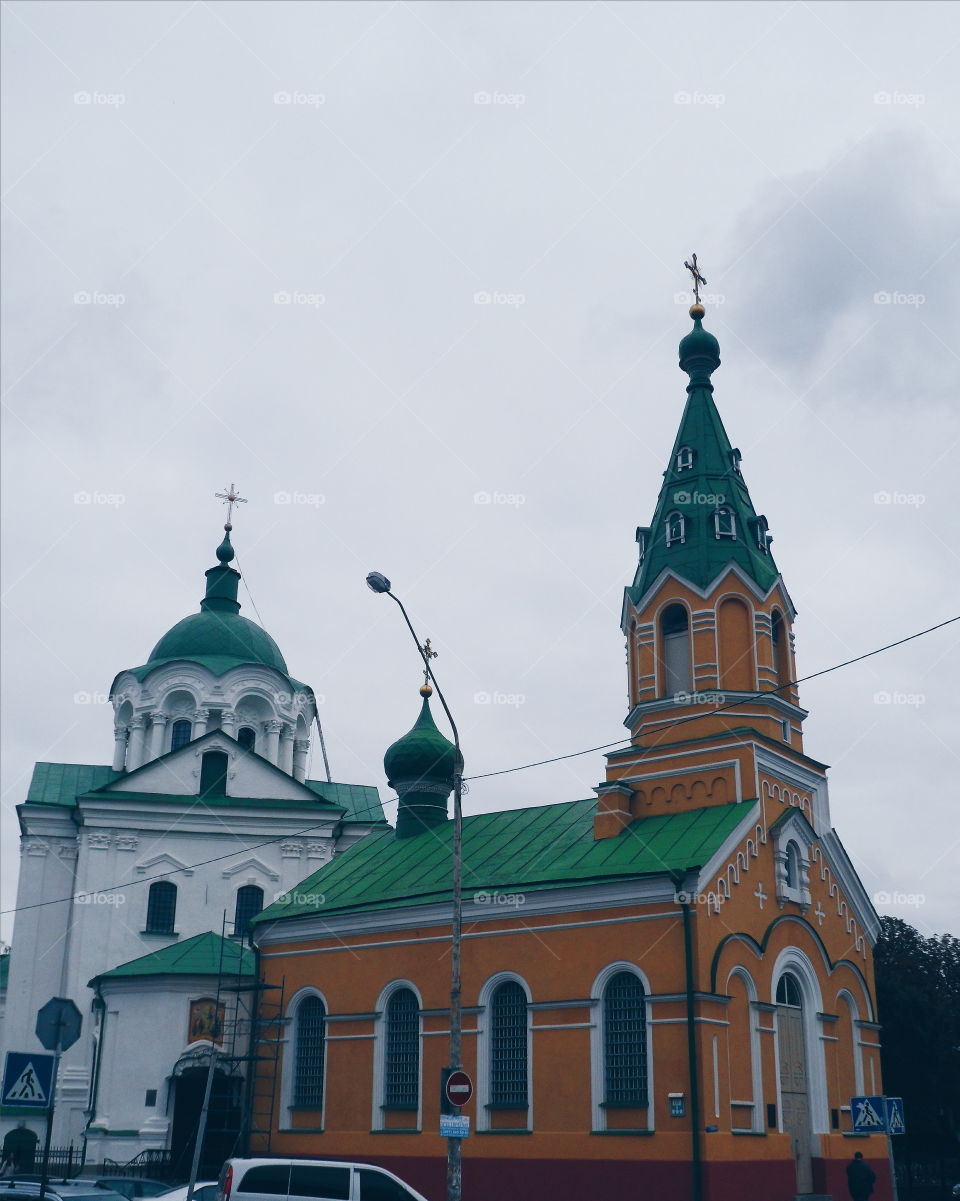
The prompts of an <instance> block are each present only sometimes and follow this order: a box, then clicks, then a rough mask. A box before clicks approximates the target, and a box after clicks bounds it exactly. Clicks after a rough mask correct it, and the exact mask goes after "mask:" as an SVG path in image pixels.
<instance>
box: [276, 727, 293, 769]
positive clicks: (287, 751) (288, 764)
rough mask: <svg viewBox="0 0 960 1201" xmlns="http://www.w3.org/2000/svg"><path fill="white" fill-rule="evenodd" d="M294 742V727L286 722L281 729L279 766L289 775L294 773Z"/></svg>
mask: <svg viewBox="0 0 960 1201" xmlns="http://www.w3.org/2000/svg"><path fill="white" fill-rule="evenodd" d="M293 743H294V738H293V727H292V726H288V725H287V723H286V722H284V723H283V729H282V730H281V731H280V758H279V760H278V761H277V766H278V767H279V768H280V770H281V771H285V772H286V773H287V775H288V776H292V775H293Z"/></svg>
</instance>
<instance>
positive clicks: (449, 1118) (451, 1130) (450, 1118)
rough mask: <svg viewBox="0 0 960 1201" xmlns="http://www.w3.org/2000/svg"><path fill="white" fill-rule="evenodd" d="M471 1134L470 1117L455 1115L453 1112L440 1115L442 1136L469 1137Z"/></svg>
mask: <svg viewBox="0 0 960 1201" xmlns="http://www.w3.org/2000/svg"><path fill="white" fill-rule="evenodd" d="M469 1134H470V1119H469V1118H468V1117H466V1116H455V1115H454V1114H452V1113H442V1114H441V1115H440V1137H441V1138H467V1137H468V1136H469Z"/></svg>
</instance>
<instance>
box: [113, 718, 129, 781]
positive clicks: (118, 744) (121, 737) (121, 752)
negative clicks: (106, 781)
mask: <svg viewBox="0 0 960 1201" xmlns="http://www.w3.org/2000/svg"><path fill="white" fill-rule="evenodd" d="M129 734H130V731H129V730H128V729H127V727H126V726H114V728H113V770H114V771H123V764H124V760H125V759H126V757H127V738H128V737H129Z"/></svg>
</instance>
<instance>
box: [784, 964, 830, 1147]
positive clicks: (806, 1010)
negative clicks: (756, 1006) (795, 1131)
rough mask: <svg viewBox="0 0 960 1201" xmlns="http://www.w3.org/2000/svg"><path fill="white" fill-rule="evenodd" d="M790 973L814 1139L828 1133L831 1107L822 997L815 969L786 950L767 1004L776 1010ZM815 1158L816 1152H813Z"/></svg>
mask: <svg viewBox="0 0 960 1201" xmlns="http://www.w3.org/2000/svg"><path fill="white" fill-rule="evenodd" d="M787 972H790V973H791V974H792V975H793V976H794V978H795V979H796V981H797V983H798V984H799V985H800V991H801V994H802V996H803V1005H802V1006H801V1013H802V1014H803V1037H804V1044H805V1050H806V1055H807V1083H808V1088H807V1096H808V1098H809V1102H810V1129H811V1131H812V1133H813V1134H814V1135H819V1134H829V1133H830V1105H829V1098H828V1095H827V1069H826V1061H825V1058H824V1054H823V1038H822V1037H821V1032H820V1029H819V1025H820V1018H819V1016H818V1015H819V1014H820V1013H822V1012H823V995H822V993H821V991H820V981H819V980H818V979H817V973H816V969H815V968H814V966H813V964H812V963H811V962H810V960H809V959H808V958H807V956H806V955H805V954H804V953H803V952H802V951H801V950H800V949H799V948H798V947H785V948H784V949H783V950H782V951H781V952H780V954H779V955H778V956H777V958H776V961H775V963H774V965H773V974H772V976H771V994H770V1000H771V1002H772V1003H773V1004H774V1006H776V1003H777V985H778V984H779V983H780V977H781V976H783V975H785V974H786V973H787ZM774 1026H775V1028H777V1037H776V1038H775V1039H774V1049H775V1051H776V1081H777V1122H778V1125H779V1128H780V1131H781V1133H782V1132H783V1097H782V1096H781V1095H780V1044H779V1027H778V1022H777V1019H776V1016H775V1017H774ZM814 1154H816V1151H814Z"/></svg>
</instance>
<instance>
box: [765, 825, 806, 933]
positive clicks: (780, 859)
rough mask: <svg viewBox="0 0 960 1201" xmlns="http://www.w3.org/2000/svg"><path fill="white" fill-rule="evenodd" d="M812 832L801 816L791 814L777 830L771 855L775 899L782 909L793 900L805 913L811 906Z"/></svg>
mask: <svg viewBox="0 0 960 1201" xmlns="http://www.w3.org/2000/svg"><path fill="white" fill-rule="evenodd" d="M791 847H794V848H796V849H795V855H796V862H797V876H798V878H797V882H796V884H791V883H790V875H789V865H790V853H791V852H790V848H791ZM811 847H812V842H811V834H810V830H809V829H808V827H807V825H806V823H805V821H804V819H803V818H801V817H799V816H797V814H791V816H790V817H789V818H788V819H787V820H786V821H785V822H784V824H783V825H782V826H780V827H779V829H778V830H777V831H776V835H775V837H774V846H773V857H774V864H775V869H776V879H777V901H778V903H779V905H780V908H781V909H782V908H783V906H784V905H785V904H786V903H787V901H795V902H796V904H798V905H799V906H800V908H801V910H802V911H803V912H804V913H805V912H806V911H807V910H808V909H809V908H810V900H811V898H810V851H811Z"/></svg>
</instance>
